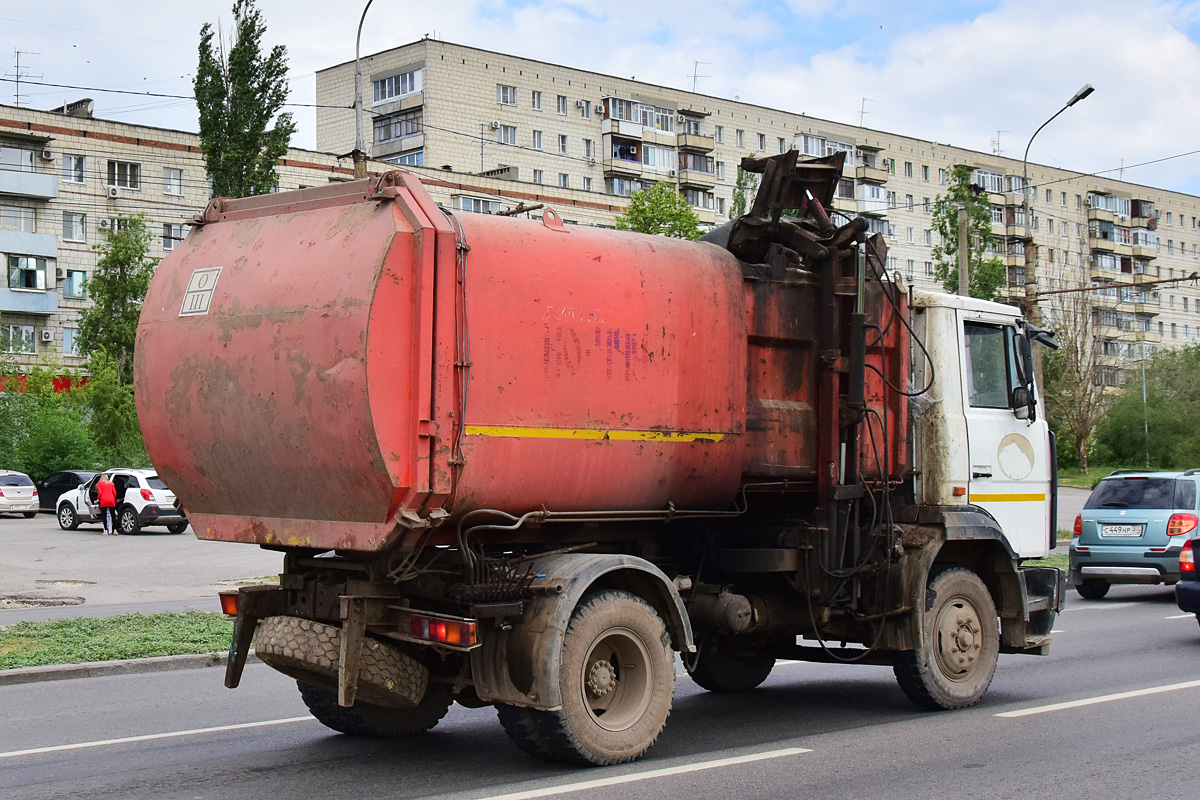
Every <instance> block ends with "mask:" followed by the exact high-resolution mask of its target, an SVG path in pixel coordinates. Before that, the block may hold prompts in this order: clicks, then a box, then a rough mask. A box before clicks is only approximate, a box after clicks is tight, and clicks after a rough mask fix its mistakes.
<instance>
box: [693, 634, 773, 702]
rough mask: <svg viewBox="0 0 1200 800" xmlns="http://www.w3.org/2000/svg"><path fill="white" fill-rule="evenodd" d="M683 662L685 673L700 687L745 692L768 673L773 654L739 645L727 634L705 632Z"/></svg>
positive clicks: (714, 690) (771, 665)
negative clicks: (694, 650)
mask: <svg viewBox="0 0 1200 800" xmlns="http://www.w3.org/2000/svg"><path fill="white" fill-rule="evenodd" d="M683 663H684V666H685V667H686V668H687V672H688V675H689V676H691V679H692V680H693V681H695V682H696V683H697V684H698V685H699V686H700V687H701V688H704V689H707V690H708V691H710V692H747V691H749V690H751V689H753V688H755V687H756V686H758V685H759V684H760V683H762V682H763V681H765V680H766V679H767V676H768V675H770V674H771V670H772V669H774V668H775V656H774V655H772V654H771V653H768V652H764V651H762V650H754V649H751V648H748V647H744V646H739V644H738V643H737V642H736V640H734V639H732V638H731V637H728V636H720V635H717V634H709V635H708V636H707V637H705V639H704V641H703V642H701V644H700V650H699V652H698V653H696V657H695V659H692V660H691V661H690V665H689V659H688V658H686V657H685V658H684V659H683Z"/></svg>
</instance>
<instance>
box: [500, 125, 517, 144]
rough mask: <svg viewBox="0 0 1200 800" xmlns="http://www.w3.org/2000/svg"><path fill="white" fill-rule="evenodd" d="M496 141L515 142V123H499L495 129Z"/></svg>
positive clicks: (503, 142)
mask: <svg viewBox="0 0 1200 800" xmlns="http://www.w3.org/2000/svg"><path fill="white" fill-rule="evenodd" d="M496 141H497V142H499V143H500V144H516V143H517V126H516V125H501V126H500V127H499V128H497V129H496Z"/></svg>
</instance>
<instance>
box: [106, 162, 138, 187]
mask: <svg viewBox="0 0 1200 800" xmlns="http://www.w3.org/2000/svg"><path fill="white" fill-rule="evenodd" d="M108 185H109V186H120V187H121V188H122V189H140V188H142V165H141V164H134V163H131V162H129V161H109V162H108Z"/></svg>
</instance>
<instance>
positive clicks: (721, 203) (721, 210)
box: [717, 197, 725, 216]
mask: <svg viewBox="0 0 1200 800" xmlns="http://www.w3.org/2000/svg"><path fill="white" fill-rule="evenodd" d="M717 213H718V214H721V215H722V216H724V214H725V198H724V197H718V198H717Z"/></svg>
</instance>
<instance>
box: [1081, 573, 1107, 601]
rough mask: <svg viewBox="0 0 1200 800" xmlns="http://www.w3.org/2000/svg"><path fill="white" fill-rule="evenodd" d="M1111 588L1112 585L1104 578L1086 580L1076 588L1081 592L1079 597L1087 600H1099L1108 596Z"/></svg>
mask: <svg viewBox="0 0 1200 800" xmlns="http://www.w3.org/2000/svg"><path fill="white" fill-rule="evenodd" d="M1110 588H1112V584H1111V583H1109V582H1108V581H1106V580H1104V578H1084V579H1083V580H1082V581H1080V583H1079V585H1078V586H1076V587H1075V591H1077V592H1079V596H1080V597H1082V598H1084V599H1085V600H1099V599H1100V598H1102V597H1104V595H1106V594H1108V590H1109V589H1110Z"/></svg>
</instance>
